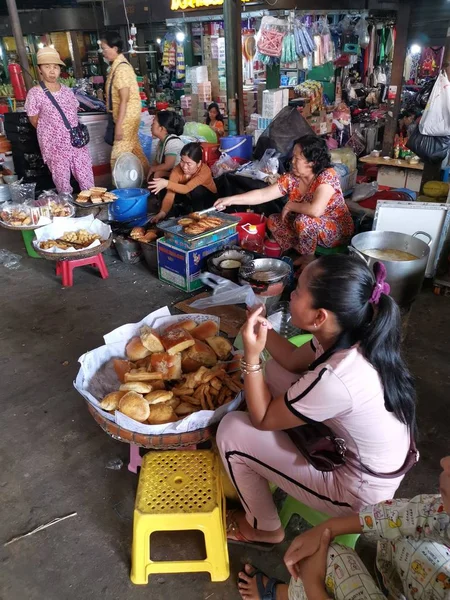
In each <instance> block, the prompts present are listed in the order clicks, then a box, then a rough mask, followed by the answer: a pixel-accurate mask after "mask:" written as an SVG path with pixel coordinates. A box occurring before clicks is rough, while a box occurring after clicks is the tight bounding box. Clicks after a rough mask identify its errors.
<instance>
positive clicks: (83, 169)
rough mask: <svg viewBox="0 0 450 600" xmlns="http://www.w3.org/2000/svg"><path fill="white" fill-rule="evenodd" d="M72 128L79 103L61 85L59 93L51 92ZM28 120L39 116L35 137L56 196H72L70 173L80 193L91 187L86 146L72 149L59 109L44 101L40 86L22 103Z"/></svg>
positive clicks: (72, 94) (90, 171)
mask: <svg viewBox="0 0 450 600" xmlns="http://www.w3.org/2000/svg"><path fill="white" fill-rule="evenodd" d="M51 93H52V94H53V97H54V98H55V100H56V102H57V103H58V104H59V106H60V108H61V110H62V111H63V112H64V114H65V116H66V117H67V120H68V121H69V124H70V125H71V127H75V126H76V125H78V106H79V103H78V100H77V99H76V98H75V95H74V93H73V91H72V90H71V89H70V88H68V87H67V86H65V85H61V88H60V90H59V91H58V92H51ZM25 110H26V112H27V114H28V116H29V117H39V118H38V123H37V137H38V142H39V147H40V149H41V154H42V158H43V159H44V162H45V163H46V164H47V166H48V168H49V169H50V172H51V174H52V178H53V183H54V184H55V187H56V189H57V190H58V193H63V192H67V193H69V194H71V193H72V191H73V189H72V186H71V185H70V177H71V174H73V176H74V177H75V179H76V180H77V181H78V183H79V186H80V189H81V190H88V189H89V188H91V187H94V185H95V183H94V174H93V172H92V161H91V157H90V154H89V150H88V148H87V146H84V147H83V148H74V147H73V146H72V143H71V141H70V133H69V131H68V130H67V129H66V127H65V125H64V122H63V120H62V117H61V115H60V114H59V112H58V110H57V109H56V108H55V106H54V105H53V104H52V102H51V101H50V100H49V98H47V96H46V94H45V92H44V90H43V89H42V87H41V86H36V87H34V88H32V89H31V90H30V91H29V92H28V94H27V99H26V101H25Z"/></svg>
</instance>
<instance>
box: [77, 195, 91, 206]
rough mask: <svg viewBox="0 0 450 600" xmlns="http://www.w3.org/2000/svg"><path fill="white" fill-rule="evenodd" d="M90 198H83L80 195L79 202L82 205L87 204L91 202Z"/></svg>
mask: <svg viewBox="0 0 450 600" xmlns="http://www.w3.org/2000/svg"><path fill="white" fill-rule="evenodd" d="M89 198H90V196H82V195H81V194H80V195H79V196H77V202H79V203H80V204H86V203H87V202H89Z"/></svg>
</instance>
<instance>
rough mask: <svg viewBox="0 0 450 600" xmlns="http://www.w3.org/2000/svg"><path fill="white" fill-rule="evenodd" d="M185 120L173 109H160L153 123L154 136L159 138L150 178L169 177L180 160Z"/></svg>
mask: <svg viewBox="0 0 450 600" xmlns="http://www.w3.org/2000/svg"><path fill="white" fill-rule="evenodd" d="M183 129H184V120H183V119H182V118H181V117H180V116H178V115H177V114H176V113H175V112H173V111H172V110H160V111H159V112H157V113H156V115H155V117H154V119H153V123H152V136H153V137H154V138H157V139H158V140H159V141H158V146H157V148H156V156H155V160H154V162H153V164H152V165H151V167H150V170H149V174H148V179H149V180H150V179H152V178H153V177H154V178H159V177H169V175H170V173H171V172H172V169H173V168H174V167H175V166H176V165H178V163H179V162H180V152H181V149H182V148H183V141H182V140H181V138H180V135H182V134H183Z"/></svg>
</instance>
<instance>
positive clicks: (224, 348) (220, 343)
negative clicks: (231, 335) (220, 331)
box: [206, 336, 233, 360]
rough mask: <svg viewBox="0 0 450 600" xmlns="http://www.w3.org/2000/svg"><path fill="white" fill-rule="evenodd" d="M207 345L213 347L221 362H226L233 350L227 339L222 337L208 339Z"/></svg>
mask: <svg viewBox="0 0 450 600" xmlns="http://www.w3.org/2000/svg"><path fill="white" fill-rule="evenodd" d="M206 343H207V344H208V345H209V346H211V348H212V349H213V350H214V352H215V353H216V355H217V357H218V358H220V360H225V359H226V358H227V357H228V356H229V354H230V352H231V351H232V349H233V346H232V344H231V343H230V342H229V341H228V340H227V339H226V338H224V337H220V336H215V337H210V338H207V339H206Z"/></svg>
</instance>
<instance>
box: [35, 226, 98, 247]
mask: <svg viewBox="0 0 450 600" xmlns="http://www.w3.org/2000/svg"><path fill="white" fill-rule="evenodd" d="M95 240H100V241H101V237H100V236H99V235H98V234H97V233H90V232H89V231H86V230H85V229H79V230H78V231H67V232H66V233H64V234H63V235H62V236H61V237H59V238H58V239H57V240H46V241H44V242H40V244H39V247H40V248H42V250H49V249H50V248H54V247H56V248H60V249H61V250H67V249H68V248H71V247H72V246H74V247H75V248H77V249H80V248H87V247H88V246H90V245H91V244H92V243H93V242H95Z"/></svg>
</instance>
